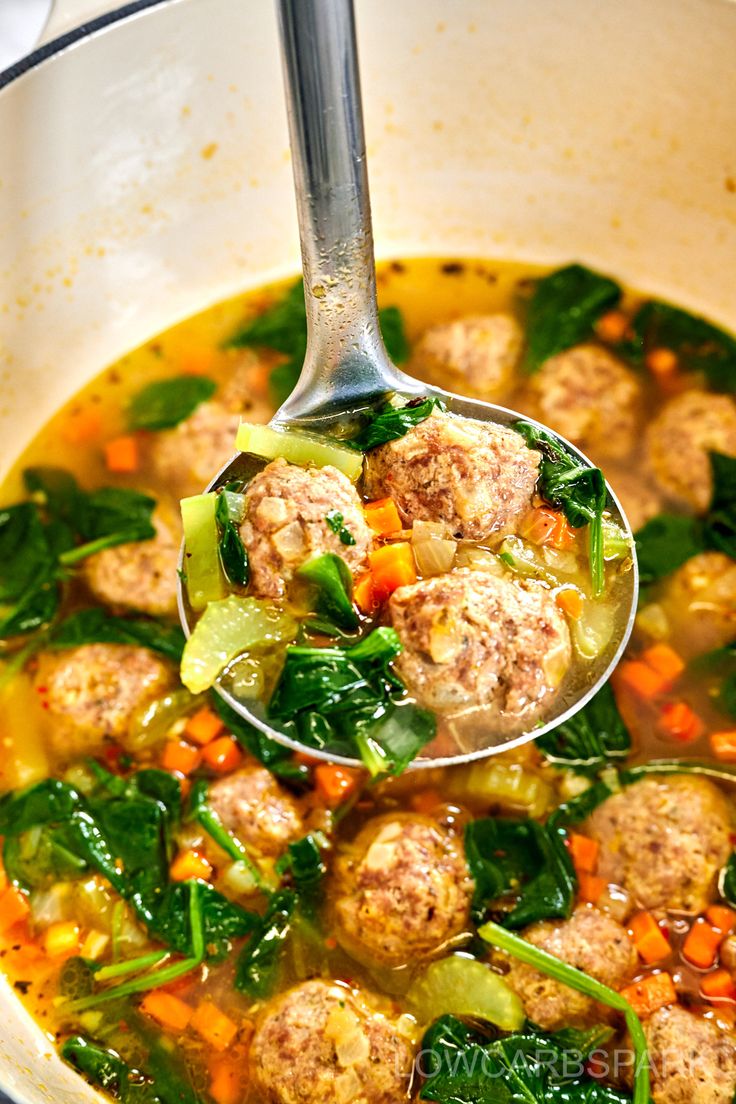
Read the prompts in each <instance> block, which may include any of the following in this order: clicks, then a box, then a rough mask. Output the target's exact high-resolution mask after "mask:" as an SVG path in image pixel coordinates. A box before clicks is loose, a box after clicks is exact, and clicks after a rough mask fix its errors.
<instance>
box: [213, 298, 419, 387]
mask: <svg viewBox="0 0 736 1104" xmlns="http://www.w3.org/2000/svg"><path fill="white" fill-rule="evenodd" d="M378 323H379V326H380V327H381V333H382V334H383V340H384V343H385V345H386V349H387V351H388V354H389V356H390V357H391V359H392V360H393V361H394V363H395V364H403V363H404V361H405V360H407V359H408V356H409V346H408V342H407V340H406V334H405V332H404V324H403V318H402V316H401V312H400V311H399V309H398V307H384V308H382V309H381V310H379V312H378ZM226 346H228V347H230V348H235V349H242V348H246V347H247V348H265V349H274V350H275V351H276V352H278V353H283V355H284V356H285V357H287V358H288V359H287V360H286V361H285V362H283V363H281V364H277V365H276V367H275V368H273V369H272V371H271V376H270V380H269V384H270V388H271V397H272V398H273V400H274V402H276V403H278V404H279V405H280V404H281V403H283V402H285V401H286V399H288V397H289V395H290V394H291V392H292V391H293V390H294V387H295V386H296V382H297V380H298V379H299V374H300V372H301V370H302V365H303V364H304V358H305V356H306V353H307V309H306V305H305V302H304V283H303V281H302V280H298V281H297V282H296V283H295V284H292V286H291V287H290V288H289V289H288V291H287V292H286V294H285V295H284V297H283V299H280V300H279V301H278V302H276V303H274V305H273V306H272V307H269V309H268V310H266V311H264V312H263V314H259V315H258V316H257V317H256V318H252V319H250V320H249V321H248V322H246V323H244V324H243V325H242V326H241V327H240V328H239V329H237V330H236V331H235V333H234V334H232V335H231V337H230V338H229V339H228V340H227V342H226Z"/></svg>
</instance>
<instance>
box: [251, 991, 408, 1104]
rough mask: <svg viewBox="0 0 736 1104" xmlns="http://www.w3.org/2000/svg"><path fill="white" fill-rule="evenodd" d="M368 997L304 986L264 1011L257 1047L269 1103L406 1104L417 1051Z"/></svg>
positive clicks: (259, 1085) (262, 1092)
mask: <svg viewBox="0 0 736 1104" xmlns="http://www.w3.org/2000/svg"><path fill="white" fill-rule="evenodd" d="M375 1005H377V1001H376V1000H375V998H372V996H371V995H369V994H367V993H359V992H358V991H356V990H354V989H348V988H347V987H346V986H345V985H342V984H338V983H330V982H327V981H320V980H315V981H305V982H302V984H301V985H297V986H295V988H293V989H289V990H288V991H287V992H286V993H282V994H281V995H280V996H279V997H277V998H276V999H275V1000H273V1001H272V1002H271V1003H270V1004H269V1005H267V1007H266V1009H265V1013H264V1015H263V1016H262V1017H261V1020H260V1023H259V1024H258V1026H257V1028H256V1032H255V1035H254V1036H253V1042H252V1044H251V1052H250V1061H251V1070H252V1078H253V1084H254V1086H255V1088H256V1094H257V1096H258V1099H259V1100H261V1101H263V1104H347V1102H348V1101H349V1102H350V1104H401V1102H402V1101H407V1100H408V1099H409V1088H410V1082H411V1075H412V1067H413V1063H414V1052H413V1047H412V1045H411V1044H410V1042H409V1040H407V1039H406V1038H405V1037H404V1036H403V1035H402V1034H401V1033H400V1032H399V1031H398V1030H397V1026H396V1022H395V1021H393V1020H392V1019H390V1018H389V1017H388V1016H387V1015H386V1014H384V1013H383V1012H381V1011H378V1010H377V1008H376V1007H374V1006H375Z"/></svg>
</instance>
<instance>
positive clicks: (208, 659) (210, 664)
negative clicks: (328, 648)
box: [181, 594, 297, 694]
mask: <svg viewBox="0 0 736 1104" xmlns="http://www.w3.org/2000/svg"><path fill="white" fill-rule="evenodd" d="M296 632H297V622H296V621H295V620H294V618H293V617H291V616H290V615H289V614H288V613H285V612H284V610H282V609H279V607H278V606H276V605H274V604H273V603H271V602H265V601H260V600H259V599H258V598H240V597H238V596H237V595H234V594H233V595H230V597H229V598H223V599H222V600H221V601H218V602H210V604H209V605H208V607H207V609H206V610H205V611H204V613H203V614H202V616H201V617H200V619H199V621H198V622H197V624H196V625H195V627H194V631H193V633H192V635H191V636H190V637H189V640H187V642H186V645H185V647H184V654H183V656H182V660H181V681H182V682H183V683H184V685H185V686H186V688H187V689H188V690H190V691H191V692H192V693H193V694H201V693H202V692H203V691H204V690H207V689H208V687H210V686H212V684H213V683H214V682H215V680H216V678H217V676H218V675H219V674H220V672H221V671H222V670H223V668H225V667H227V665H228V664H229V663H230V662H231V661H232V660H233V659H235V657H236V656H239V655H242V654H243V653H244V652H249V651H250V650H251V649H253V648H262V647H263V646H264V645H270V646H273V645H274V644H285V643H287V642H288V641H290V640H293V639H294V637H295V636H296Z"/></svg>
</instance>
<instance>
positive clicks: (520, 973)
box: [506, 905, 638, 1031]
mask: <svg viewBox="0 0 736 1104" xmlns="http://www.w3.org/2000/svg"><path fill="white" fill-rule="evenodd" d="M523 935H524V938H525V939H526V940H528V942H529V943H532V944H533V945H534V946H535V947H540V948H541V949H542V950H543V951H547V952H548V954H551V955H554V956H555V958H559V959H561V960H562V961H563V962H566V963H568V965H570V966H575V967H577V969H578V970H582V971H583V972H584V973H586V974H589V975H590V976H591V977H592V978H595V980H596V981H600V982H602V983H603V984H604V985H608V986H610V987H611V988H613V989H620V988H621V986H622V985H623V984H624V983H625V982H626V981H628V979H629V978H630V977H631V976H632V974H633V973H634V970H635V969H636V966H637V962H638V958H637V954H636V950H635V948H634V945H633V943H632V942H631V939H630V938H629V934H628V932H627V931H626V929H625V928H623V927H621V925H620V924H618V923H617V922H616V921H615V920H613V919H612V918H611V917H610V916H606V915H605V913H603V912H599V910H598V909H597V908H594V907H593V906H592V905H581V906H580V907H579V908H577V909H575V911H574V912H573V914H572V916H571V917H570V919H569V920H564V921H561V922H550V921H546V920H545V921H543V922H542V923H539V924H533V925H532V926H531V927H529V928H527V929H526V931H525V932H524V933H523ZM506 980H507V981H508V983H509V985H510V986H511V988H512V989H514V990H515V992H516V993H518V995H519V997H520V998H521V1001H522V1003H523V1005H524V1011H525V1012H526V1014H527V1016H528V1018H529V1019H530V1020H532V1021H533V1022H534V1023H536V1024H539V1026H540V1027H543V1028H544V1029H545V1030H546V1031H557V1030H558V1029H559V1028H562V1027H569V1026H575V1027H582V1026H584V1025H587V1024H593V1023H600V1022H601V1020H606V1019H607V1018H608V1016H609V1014H610V1010H608V1009H606V1008H604V1007H603V1006H602V1005H600V1004H599V1003H598V1002H597V1001H594V1000H593V999H592V998H591V997H587V996H585V995H584V994H583V993H578V992H577V991H576V990H574V989H570V988H569V987H568V986H567V985H563V984H562V983H561V982H559V981H554V980H553V979H552V978H550V977H547V976H546V975H545V974H540V973H539V971H538V970H535V969H534V967H533V966H528V965H527V964H526V963H524V962H519V961H518V959H511V960H510V967H509V972H508V975H507V977H506Z"/></svg>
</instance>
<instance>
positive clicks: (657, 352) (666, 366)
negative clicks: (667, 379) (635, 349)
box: [646, 348, 677, 376]
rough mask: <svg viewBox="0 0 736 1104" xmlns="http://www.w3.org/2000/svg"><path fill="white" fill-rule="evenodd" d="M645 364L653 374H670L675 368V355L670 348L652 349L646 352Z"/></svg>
mask: <svg viewBox="0 0 736 1104" xmlns="http://www.w3.org/2000/svg"><path fill="white" fill-rule="evenodd" d="M646 365H647V368H648V369H649V371H650V372H651V373H652V374H653V375H655V376H670V375H672V373H673V372H674V371H675V370H676V368H677V355H676V354H675V353H674V352H673V351H672V349H664V348H662V349H652V350H651V352H649V353H647V356H646Z"/></svg>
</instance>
